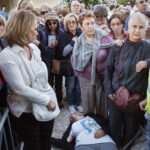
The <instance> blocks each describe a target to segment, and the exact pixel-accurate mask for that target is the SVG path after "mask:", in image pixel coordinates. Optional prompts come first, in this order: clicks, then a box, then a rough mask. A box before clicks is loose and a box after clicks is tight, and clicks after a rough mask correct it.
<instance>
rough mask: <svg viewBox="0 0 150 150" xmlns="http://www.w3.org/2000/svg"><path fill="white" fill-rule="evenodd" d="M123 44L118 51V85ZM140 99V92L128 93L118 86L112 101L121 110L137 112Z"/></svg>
mask: <svg viewBox="0 0 150 150" xmlns="http://www.w3.org/2000/svg"><path fill="white" fill-rule="evenodd" d="M124 45H125V44H124ZM124 45H123V46H122V49H121V52H120V58H119V64H118V85H119V80H120V65H121V59H122V54H123V51H124ZM142 99H143V96H142V95H141V94H130V92H129V91H128V89H127V88H125V87H123V86H120V87H119V88H118V89H117V91H116V93H115V98H114V99H113V102H114V103H115V105H116V106H117V107H118V108H119V109H120V110H122V111H123V112H128V113H137V112H138V110H139V102H140V101H141V100H142Z"/></svg>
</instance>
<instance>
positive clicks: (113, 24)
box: [108, 13, 126, 40]
mask: <svg viewBox="0 0 150 150" xmlns="http://www.w3.org/2000/svg"><path fill="white" fill-rule="evenodd" d="M108 25H109V28H110V29H111V33H110V35H111V37H112V38H113V39H114V40H124V39H125V38H126V32H125V31H124V29H123V27H124V20H123V17H122V15H121V14H119V13H115V14H113V15H111V16H110V18H109V20H108Z"/></svg>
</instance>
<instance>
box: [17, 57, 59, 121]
mask: <svg viewBox="0 0 150 150" xmlns="http://www.w3.org/2000/svg"><path fill="white" fill-rule="evenodd" d="M20 56H21V58H22V55H20ZM22 60H23V62H24V66H25V68H26V71H27V73H28V75H29V78H30V82H31V84H30V87H31V88H33V89H35V90H37V91H39V92H41V93H42V94H45V95H48V96H49V97H50V98H51V99H52V100H53V101H54V102H55V104H56V108H55V110H54V111H50V110H49V109H48V108H47V107H46V106H44V105H40V104H36V103H32V113H33V115H34V117H35V119H36V120H38V121H41V122H43V121H50V120H52V119H54V118H56V117H57V116H58V115H59V113H60V109H59V106H58V102H57V98H56V94H55V92H54V91H53V90H52V88H51V87H50V86H48V88H40V86H38V82H37V80H36V77H35V76H34V75H33V71H32V70H31V68H30V66H29V65H28V64H27V63H26V62H25V61H24V58H22Z"/></svg>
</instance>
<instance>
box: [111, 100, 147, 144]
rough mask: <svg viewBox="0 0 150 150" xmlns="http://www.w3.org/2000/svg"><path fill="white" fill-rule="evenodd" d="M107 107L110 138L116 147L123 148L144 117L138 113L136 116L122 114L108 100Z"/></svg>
mask: <svg viewBox="0 0 150 150" xmlns="http://www.w3.org/2000/svg"><path fill="white" fill-rule="evenodd" d="M108 107H109V128H110V133H111V136H112V138H113V139H114V141H115V142H116V144H117V145H122V146H124V145H126V144H127V143H128V142H129V141H130V140H131V139H132V138H133V136H134V135H135V133H136V132H137V129H138V126H139V124H140V123H141V120H142V119H143V117H144V116H141V112H140V111H139V113H136V114H130V113H125V112H122V111H121V110H119V109H118V108H117V106H116V105H115V104H114V103H113V101H112V100H111V99H109V98H108ZM121 139H122V140H121Z"/></svg>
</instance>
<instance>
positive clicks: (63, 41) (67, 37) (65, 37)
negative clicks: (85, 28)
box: [59, 29, 81, 60]
mask: <svg viewBox="0 0 150 150" xmlns="http://www.w3.org/2000/svg"><path fill="white" fill-rule="evenodd" d="M80 34H81V30H80V29H77V31H76V34H75V35H73V34H72V33H71V32H70V31H65V32H64V34H62V36H61V37H60V42H59V49H60V50H61V55H63V50H64V48H65V46H67V45H68V44H70V45H71V47H73V46H74V43H75V41H73V40H72V39H73V37H75V36H77V37H79V36H80ZM71 54H72V52H70V53H69V54H68V55H67V56H66V57H65V60H70V57H71Z"/></svg>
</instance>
